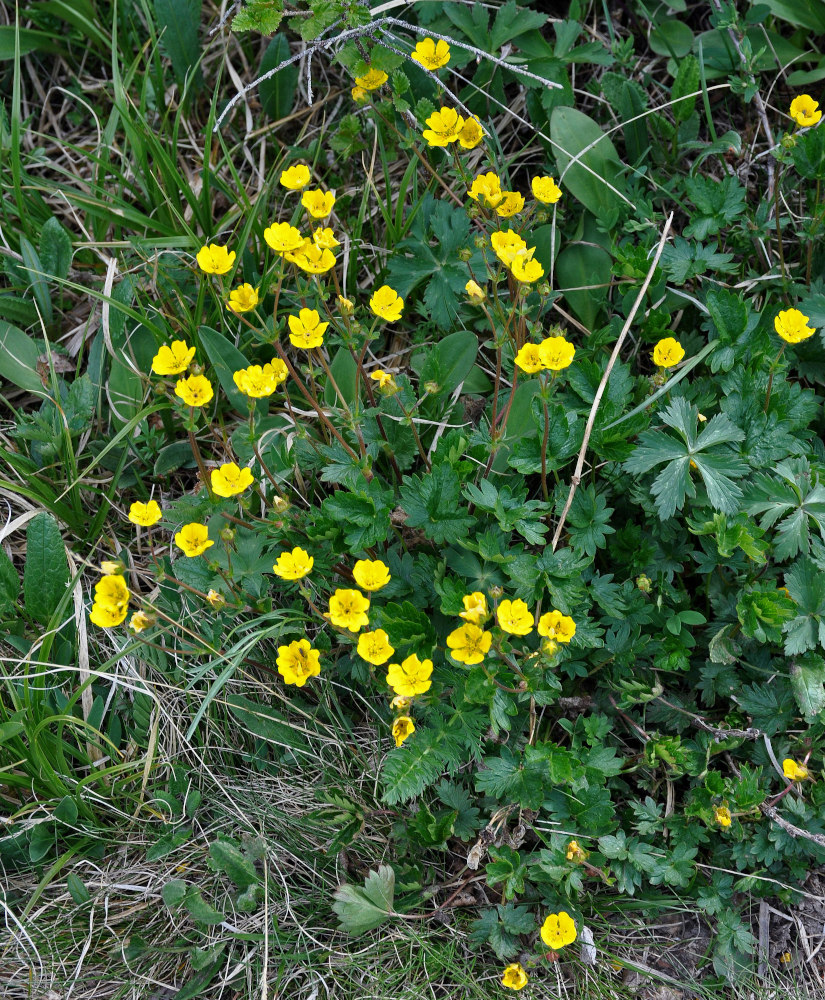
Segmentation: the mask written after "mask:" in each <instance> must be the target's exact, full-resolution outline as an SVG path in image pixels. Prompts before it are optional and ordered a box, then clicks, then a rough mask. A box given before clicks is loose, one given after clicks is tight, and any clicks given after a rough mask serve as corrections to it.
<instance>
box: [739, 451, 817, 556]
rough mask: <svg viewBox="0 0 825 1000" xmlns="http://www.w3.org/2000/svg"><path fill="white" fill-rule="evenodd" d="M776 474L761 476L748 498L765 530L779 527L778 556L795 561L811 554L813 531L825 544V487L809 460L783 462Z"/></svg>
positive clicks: (749, 507)
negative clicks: (817, 533)
mask: <svg viewBox="0 0 825 1000" xmlns="http://www.w3.org/2000/svg"><path fill="white" fill-rule="evenodd" d="M774 472H775V473H776V475H773V476H772V475H769V474H768V473H766V472H759V473H757V474H756V475H755V476H754V478H753V481H752V483H751V485H750V487H749V488H748V491H747V494H746V496H745V503H746V506H745V509H746V510H747V512H748V513H749V514H761V515H762V517H761V518H760V521H759V526H760V527H761V528H771V527H773V526H774V525H776V538H775V541H774V556H775V558H776V559H777V560H779V561H782V560H784V559H791V558H793V557H794V556H796V555H797V554H798V553H800V552H801V553H802V554H803V555H808V553H809V552H810V548H811V529H814V530H816V531H818V532H819V536H820V538H822V540H823V541H825V486H823V485H822V484H821V483H820V481H819V476H818V475H817V473H816V472H814V471H813V470H812V468H811V465H810V462H809V461H808V459H807V458H792V459H788V460H787V461H784V462H779V464H778V465H777V466H776V467H775V469H774Z"/></svg>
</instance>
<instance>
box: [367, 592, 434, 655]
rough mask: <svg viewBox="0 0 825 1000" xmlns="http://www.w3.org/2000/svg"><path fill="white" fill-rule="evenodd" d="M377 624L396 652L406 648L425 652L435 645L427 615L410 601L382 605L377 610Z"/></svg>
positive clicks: (431, 626) (431, 625) (432, 630)
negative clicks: (386, 635)
mask: <svg viewBox="0 0 825 1000" xmlns="http://www.w3.org/2000/svg"><path fill="white" fill-rule="evenodd" d="M377 622H378V624H379V625H380V627H381V628H383V629H384V630H385V631H386V632H387V634H388V635H389V636H390V640H391V642H392V645H393V646H394V648H395V649H396V651H400V650H403V649H406V648H407V647H408V646H413V647H414V648H415V649H422V650H424V651H427V650H428V649H432V647H433V645H434V644H435V641H436V637H435V630H434V629H433V624H432V622H431V621H430V617H429V615H428V614H427V613H426V612H425V611H422V610H421V609H420V608H417V607H416V606H415V605H414V604H412V603H411V602H410V601H404V602H403V603H402V604H396V603H393V602H390V603H389V604H386V605H384V607H382V608H380V609H379V610H378V618H377ZM404 655H406V654H404Z"/></svg>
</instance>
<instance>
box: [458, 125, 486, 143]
mask: <svg viewBox="0 0 825 1000" xmlns="http://www.w3.org/2000/svg"><path fill="white" fill-rule="evenodd" d="M483 138H484V129H483V128H482V127H481V122H480V121H479V120H478V118H476V117H473V118H467V119H466V120H465V122H464V128H462V130H461V131H460V132H459V133H458V144H459V146H461V147H462V149H475V148H476V146H477V145H478V144H479V143H480V142H481V140H482V139H483Z"/></svg>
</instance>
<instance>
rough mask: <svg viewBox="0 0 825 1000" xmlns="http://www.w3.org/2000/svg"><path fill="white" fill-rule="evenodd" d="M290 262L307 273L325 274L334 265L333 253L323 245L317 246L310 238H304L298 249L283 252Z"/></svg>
mask: <svg viewBox="0 0 825 1000" xmlns="http://www.w3.org/2000/svg"><path fill="white" fill-rule="evenodd" d="M284 257H285V259H286V260H288V261H289V262H290V263H291V264H297V266H298V267H300V268H301V270H302V271H306V272H307V274H325V273H326V272H327V271H329V270H330V268H333V267H335V254H334V253H333V252H332V251H331V250H327V249H326V248H325V247H319V246H318V245H317V244H316V243H313V242H312V240H305V241H304V244H303V246H302V247H301V248H300V249H299V250H295V251H293V252H292V253H286V254H284Z"/></svg>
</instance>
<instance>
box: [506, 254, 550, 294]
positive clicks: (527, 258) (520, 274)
mask: <svg viewBox="0 0 825 1000" xmlns="http://www.w3.org/2000/svg"><path fill="white" fill-rule="evenodd" d="M535 252H536V248H535V247H530V249H529V250H521V251H519V252H518V253H517V254H516V256H515V257H514V258H513V263H512V264H511V265H510V272H511V274H512V275H513V277H514V278H515V279H516V281H523V282H524V283H525V284H528V285H532V284H533V282H535V281H538V280H539V279H540V278H543V277H544V268H543V267H542V266H541V264H540V263H539V262H538V261H537V260H533V254H534V253H535Z"/></svg>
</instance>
